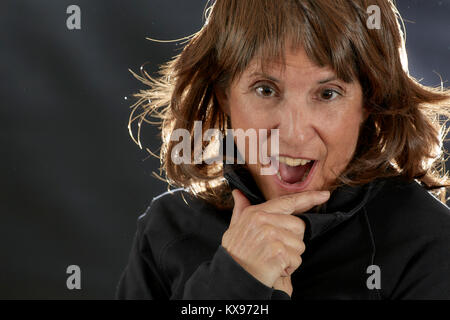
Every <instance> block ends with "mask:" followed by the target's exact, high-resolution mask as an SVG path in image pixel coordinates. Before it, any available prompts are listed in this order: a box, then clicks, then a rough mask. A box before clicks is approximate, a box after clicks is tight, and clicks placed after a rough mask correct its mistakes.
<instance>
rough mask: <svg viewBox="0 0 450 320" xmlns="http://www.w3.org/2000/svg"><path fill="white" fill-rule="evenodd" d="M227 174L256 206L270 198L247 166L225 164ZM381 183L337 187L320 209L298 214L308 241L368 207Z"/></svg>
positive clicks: (234, 187)
mask: <svg viewBox="0 0 450 320" xmlns="http://www.w3.org/2000/svg"><path fill="white" fill-rule="evenodd" d="M224 177H225V179H226V180H227V182H228V184H229V186H230V187H231V189H232V190H233V189H236V188H237V189H239V190H240V191H242V192H243V193H244V195H245V196H246V197H247V198H248V199H249V201H250V203H252V204H253V205H254V204H258V203H262V202H264V201H266V200H265V199H264V197H263V195H262V193H261V191H260V190H259V188H258V187H257V185H256V183H255V181H254V179H253V178H252V176H251V174H250V172H249V171H248V170H247V169H246V168H245V167H244V166H243V165H238V164H226V163H224ZM379 186H380V183H378V181H377V180H374V181H372V182H370V183H368V184H366V185H363V186H349V185H345V186H342V187H338V188H336V189H335V190H334V191H333V192H332V193H331V195H330V199H329V200H328V201H327V202H326V203H325V204H324V205H322V206H320V207H319V208H316V209H319V211H318V212H313V211H314V210H311V211H308V212H305V213H302V214H301V215H299V216H298V217H299V218H301V219H302V220H303V221H305V224H306V230H305V236H304V240H305V241H311V240H313V239H315V238H316V237H318V236H320V235H322V234H324V233H326V232H327V231H329V230H331V229H333V228H335V227H336V226H338V225H339V224H341V223H342V222H343V221H345V220H348V219H350V218H351V217H352V216H354V215H355V214H356V213H357V212H359V211H360V210H361V209H362V208H363V207H364V205H365V204H366V203H367V202H368V200H369V199H370V198H371V197H372V196H373V195H374V193H375V189H378V187H379ZM313 209H314V208H313Z"/></svg>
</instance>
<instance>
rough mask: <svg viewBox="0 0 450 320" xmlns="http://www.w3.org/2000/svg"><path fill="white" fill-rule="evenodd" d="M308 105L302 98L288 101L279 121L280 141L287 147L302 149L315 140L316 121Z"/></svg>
mask: <svg viewBox="0 0 450 320" xmlns="http://www.w3.org/2000/svg"><path fill="white" fill-rule="evenodd" d="M307 108H308V107H307V103H306V102H303V101H302V100H301V98H298V97H297V98H295V99H292V100H291V101H286V103H285V105H284V106H283V108H282V111H281V112H282V114H281V119H280V121H279V130H280V131H279V132H280V140H282V142H284V143H285V144H286V145H289V146H292V147H300V146H301V145H304V144H305V143H306V142H308V141H311V140H312V139H313V138H314V135H315V130H314V119H313V117H312V114H311V112H308V109H307Z"/></svg>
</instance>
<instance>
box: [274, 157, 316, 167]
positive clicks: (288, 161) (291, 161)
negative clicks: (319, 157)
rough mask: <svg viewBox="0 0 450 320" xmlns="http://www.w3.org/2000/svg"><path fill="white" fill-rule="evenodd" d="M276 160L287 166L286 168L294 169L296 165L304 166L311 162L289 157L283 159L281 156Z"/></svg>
mask: <svg viewBox="0 0 450 320" xmlns="http://www.w3.org/2000/svg"><path fill="white" fill-rule="evenodd" d="M277 160H278V161H280V162H282V163H285V164H287V165H288V166H291V167H296V166H298V165H302V166H304V165H305V164H307V163H309V162H311V160H306V159H294V158H290V157H283V156H278V157H277Z"/></svg>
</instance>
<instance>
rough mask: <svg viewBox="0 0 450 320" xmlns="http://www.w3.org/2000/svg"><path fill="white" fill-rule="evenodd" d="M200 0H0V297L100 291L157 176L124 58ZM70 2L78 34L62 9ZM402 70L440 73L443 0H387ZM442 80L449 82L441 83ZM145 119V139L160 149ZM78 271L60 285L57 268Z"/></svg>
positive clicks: (178, 22) (137, 57)
mask: <svg viewBox="0 0 450 320" xmlns="http://www.w3.org/2000/svg"><path fill="white" fill-rule="evenodd" d="M205 3H206V0H189V1H181V0H178V1H175V0H134V1H129V0H128V1H126V0H108V1H106V0H89V1H88V0H76V1H66V0H53V1H51V0H2V1H1V2H0V46H1V49H0V75H1V86H0V94H1V98H2V99H1V101H2V102H1V103H2V105H1V108H0V121H1V129H0V145H1V157H0V159H1V160H0V174H1V176H0V212H1V215H0V217H1V222H0V235H1V236H0V241H1V245H0V246H1V250H0V262H1V263H0V298H3V299H19V298H28V299H29V298H31V299H52V298H56V299H79V298H85V299H109V298H113V296H114V290H115V286H116V284H117V281H118V279H119V276H120V274H121V272H122V270H123V268H124V267H125V265H126V262H127V258H128V252H129V249H130V246H131V241H132V237H133V235H134V232H135V227H136V219H137V217H138V216H139V215H140V214H142V212H143V211H144V210H145V208H146V207H147V205H148V204H149V203H150V201H151V199H152V197H154V196H155V195H157V194H159V193H161V192H163V191H165V189H166V187H165V185H164V184H163V183H162V182H160V181H159V180H157V179H155V178H153V177H152V171H157V168H158V165H159V162H158V160H157V159H155V158H153V157H149V156H148V154H147V153H146V152H145V151H142V150H139V148H138V147H137V146H136V145H135V144H134V143H133V142H132V141H131V139H130V137H129V136H128V132H127V122H128V116H129V106H130V105H131V102H132V98H131V94H132V93H134V92H137V91H138V90H139V89H142V88H144V86H143V85H142V84H141V83H140V82H138V81H137V80H135V79H134V78H133V77H132V76H131V74H130V73H129V72H128V68H130V69H132V70H134V71H136V72H138V71H139V67H140V66H141V65H142V64H143V63H145V62H148V64H147V67H146V69H147V70H148V71H149V72H155V71H156V70H157V67H158V65H159V64H161V63H163V62H164V61H166V60H167V59H169V58H170V57H171V56H173V55H175V54H177V53H178V52H180V50H181V48H182V46H181V45H177V44H161V43H154V42H150V41H148V40H145V37H153V38H159V39H174V38H180V37H183V36H186V35H189V34H191V33H193V32H195V31H197V30H198V29H199V28H200V27H201V26H202V24H203V8H204V5H205ZM72 4H76V5H78V6H79V7H80V8H81V30H68V28H67V26H66V19H67V18H68V16H69V14H67V13H66V9H67V7H68V6H69V5H72ZM398 5H399V9H400V12H401V13H402V15H403V17H404V19H406V20H407V22H406V27H407V48H408V53H409V62H410V71H411V73H412V75H414V76H415V77H417V78H422V79H423V80H422V83H424V84H427V85H434V86H437V85H439V84H440V79H439V76H438V75H437V74H436V73H435V72H437V73H439V74H440V75H441V76H442V78H443V80H444V81H447V80H448V79H449V77H450V66H449V64H448V58H449V56H450V36H449V34H450V33H449V31H450V0H440V1H438V0H399V1H398ZM445 85H446V86H449V85H448V82H446V83H445ZM157 134H158V131H157V129H156V128H152V127H144V129H143V132H142V136H143V142H144V143H145V144H146V145H147V146H148V147H149V148H150V149H151V150H153V151H157V150H158V146H159V137H158V136H157ZM69 265H78V266H80V268H81V276H82V278H81V290H68V289H67V287H66V279H67V277H68V274H66V268H67V267H68V266H69Z"/></svg>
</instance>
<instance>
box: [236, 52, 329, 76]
mask: <svg viewBox="0 0 450 320" xmlns="http://www.w3.org/2000/svg"><path fill="white" fill-rule="evenodd" d="M286 73H288V74H293V75H295V74H298V75H308V76H309V77H311V78H322V77H324V76H335V75H336V73H335V72H334V70H333V69H332V68H331V67H330V66H319V65H317V64H316V63H314V62H313V61H312V60H311V59H310V58H309V57H308V55H307V54H306V52H305V51H304V50H303V49H302V48H300V49H296V50H293V49H290V50H286V52H285V53H284V54H283V56H282V57H273V58H262V57H254V58H253V59H252V60H251V61H250V63H249V65H248V67H247V68H246V69H245V70H244V72H243V77H252V76H255V75H260V74H266V75H271V76H274V77H281V78H282V77H284V76H286Z"/></svg>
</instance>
